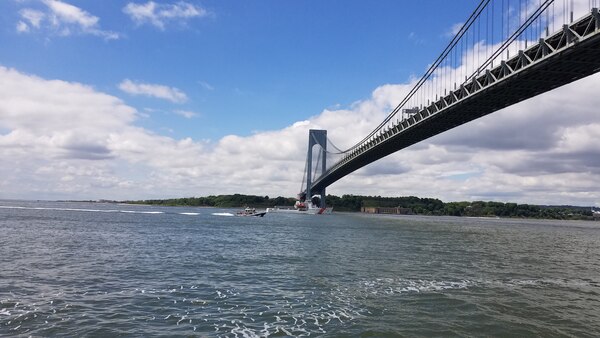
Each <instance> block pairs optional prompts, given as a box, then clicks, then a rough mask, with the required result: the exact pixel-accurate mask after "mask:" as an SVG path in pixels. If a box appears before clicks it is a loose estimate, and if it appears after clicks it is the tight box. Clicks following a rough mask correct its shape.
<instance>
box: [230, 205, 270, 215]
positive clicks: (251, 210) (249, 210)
mask: <svg viewBox="0 0 600 338" xmlns="http://www.w3.org/2000/svg"><path fill="white" fill-rule="evenodd" d="M266 213H267V212H266V211H263V212H256V209H254V208H250V207H246V208H245V209H244V210H243V211H240V212H238V213H236V214H235V215H236V216H256V217H264V216H265V214H266Z"/></svg>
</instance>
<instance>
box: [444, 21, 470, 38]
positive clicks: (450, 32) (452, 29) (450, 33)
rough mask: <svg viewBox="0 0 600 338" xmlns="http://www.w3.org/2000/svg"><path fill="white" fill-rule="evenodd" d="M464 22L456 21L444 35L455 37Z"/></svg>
mask: <svg viewBox="0 0 600 338" xmlns="http://www.w3.org/2000/svg"><path fill="white" fill-rule="evenodd" d="M464 24H465V23H464V22H459V23H455V24H454V25H452V27H450V29H448V31H447V32H446V34H444V35H445V36H446V37H449V38H453V37H454V36H456V34H458V32H459V31H460V29H461V28H462V26H463V25H464Z"/></svg>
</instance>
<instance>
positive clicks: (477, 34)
mask: <svg viewBox="0 0 600 338" xmlns="http://www.w3.org/2000/svg"><path fill="white" fill-rule="evenodd" d="M599 3H600V0H482V1H481V2H480V3H479V4H478V6H477V7H476V8H475V10H474V11H473V13H471V15H470V16H469V18H468V19H467V21H466V22H465V23H464V24H463V25H462V27H461V28H460V30H459V31H458V32H457V33H456V35H455V36H454V38H453V39H452V40H451V41H450V43H449V44H448V46H447V47H446V48H445V49H444V50H443V51H442V53H441V54H440V55H439V56H438V57H437V59H436V60H435V61H434V62H433V63H432V64H431V66H430V67H429V68H428V69H427V71H426V72H425V74H424V75H423V76H422V77H421V78H420V80H419V81H417V83H416V85H415V86H414V87H413V88H412V89H411V90H410V91H409V92H408V94H407V95H406V96H405V97H404V99H403V100H402V101H401V102H400V103H399V104H398V105H397V106H396V107H395V109H393V110H392V111H391V112H390V113H389V115H387V117H386V118H385V119H384V120H383V121H382V122H381V123H380V124H379V125H378V126H377V127H375V128H374V129H373V131H372V132H371V133H369V134H368V135H366V136H365V137H364V138H363V139H362V140H360V141H359V142H357V143H356V144H355V145H353V146H352V147H350V148H348V149H345V150H342V149H339V148H338V147H336V146H335V145H334V144H333V143H332V142H331V140H329V139H328V138H327V131H326V130H310V131H309V136H308V153H307V158H306V165H305V170H304V177H303V180H302V186H301V190H300V194H299V196H300V199H301V200H303V199H304V198H307V197H308V198H311V197H312V196H315V195H318V196H320V198H319V199H318V200H319V201H317V199H315V202H316V203H315V204H317V205H318V206H320V207H325V189H326V188H327V187H328V186H329V185H331V184H332V183H334V182H336V181H337V180H339V179H341V178H342V177H344V176H346V175H348V174H350V173H352V172H354V171H355V170H357V169H359V168H362V167H364V166H366V165H368V164H369V163H372V162H374V161H377V160H379V159H381V158H383V157H385V156H387V155H389V154H392V153H394V152H397V151H399V150H401V149H404V148H406V147H408V146H411V145H413V144H415V143H418V142H420V141H423V140H425V139H427V138H430V137H432V136H434V135H437V134H440V133H442V132H444V131H447V130H450V129H452V128H455V127H457V126H460V125H462V124H465V123H467V122H469V121H472V120H475V119H477V118H480V117H482V116H485V115H488V114H490V113H493V112H495V111H498V110H500V109H502V108H505V107H508V106H510V105H513V104H516V103H518V102H520V101H523V100H527V99H529V98H531V97H534V96H536V95H539V94H542V93H545V92H547V91H550V90H552V89H554V88H557V87H559V86H563V85H565V84H568V83H571V82H573V81H576V80H578V79H581V78H583V77H586V76H589V75H592V74H594V73H596V72H598V71H599V70H600V13H599V11H598V5H599ZM328 145H329V146H328ZM328 158H329V160H328ZM332 158H336V160H335V161H332V160H331V159H332ZM328 162H332V163H328Z"/></svg>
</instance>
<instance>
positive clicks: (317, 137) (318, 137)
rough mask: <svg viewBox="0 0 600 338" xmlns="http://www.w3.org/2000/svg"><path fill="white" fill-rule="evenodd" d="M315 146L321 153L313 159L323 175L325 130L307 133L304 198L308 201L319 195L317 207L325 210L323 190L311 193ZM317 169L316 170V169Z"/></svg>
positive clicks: (325, 157) (324, 165)
mask: <svg viewBox="0 0 600 338" xmlns="http://www.w3.org/2000/svg"><path fill="white" fill-rule="evenodd" d="M315 145H319V146H321V148H322V150H323V151H320V152H319V153H318V155H317V158H316V159H315V160H316V161H317V165H320V166H321V173H324V172H325V170H326V165H327V163H326V160H327V153H326V150H327V130H319V129H310V130H309V131H308V154H307V158H306V161H307V163H306V173H305V174H306V198H307V199H308V200H310V199H311V198H312V196H313V194H315V195H316V194H319V195H320V197H321V198H320V202H319V203H320V205H318V207H320V208H325V188H323V189H321V191H311V189H310V188H311V185H312V168H313V147H314V146H315ZM316 169H318V168H316Z"/></svg>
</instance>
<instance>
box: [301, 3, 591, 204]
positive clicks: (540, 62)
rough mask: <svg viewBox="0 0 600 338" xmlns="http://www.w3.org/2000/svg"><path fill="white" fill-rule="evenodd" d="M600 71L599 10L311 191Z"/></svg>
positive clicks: (382, 140)
mask: <svg viewBox="0 0 600 338" xmlns="http://www.w3.org/2000/svg"><path fill="white" fill-rule="evenodd" d="M599 70H600V14H599V13H598V10H597V9H594V10H592V12H591V13H590V14H588V15H587V16H585V17H584V18H582V19H580V20H579V21H577V22H575V23H572V24H570V25H568V26H567V25H565V26H564V27H563V29H562V30H561V31H559V32H557V33H555V34H553V35H551V36H549V37H548V38H546V39H540V41H539V43H538V44H536V45H534V46H532V47H531V48H529V49H527V50H525V51H521V52H519V54H518V55H517V56H515V57H513V58H511V59H510V60H508V61H506V62H502V64H501V65H498V66H497V67H495V68H494V69H492V70H491V71H487V72H485V74H482V75H481V76H479V77H476V78H474V79H473V81H470V82H469V83H467V84H465V85H463V86H461V87H460V88H459V89H458V90H456V91H453V92H450V94H449V95H447V96H446V97H443V98H441V99H439V100H438V101H437V102H435V103H433V104H432V105H431V106H429V107H426V108H424V109H422V110H421V111H419V112H418V113H416V114H415V115H413V116H412V117H411V118H409V119H405V120H403V121H402V122H400V123H399V124H398V125H395V126H394V127H393V128H391V129H389V130H386V131H384V132H383V133H381V134H380V135H378V136H377V137H375V138H373V139H372V140H371V141H369V142H367V143H366V144H364V145H362V146H360V147H358V148H356V149H355V150H353V151H352V152H351V153H350V154H348V155H346V156H345V157H344V158H343V159H342V160H341V161H339V162H338V163H336V164H335V165H334V166H333V167H331V168H330V169H329V170H328V171H327V172H325V173H324V174H323V175H321V176H320V177H319V178H318V179H317V180H316V181H315V182H314V183H313V185H312V188H311V192H315V193H316V192H318V191H321V190H322V189H324V188H325V187H327V186H329V185H330V184H332V183H334V182H335V181H337V180H339V179H340V178H342V177H344V176H346V175H348V174H350V173H352V172H353V171H355V170H357V169H359V168H361V167H363V166H365V165H367V164H369V163H371V162H374V161H376V160H378V159H380V158H382V157H385V156H387V155H389V154H392V153H394V152H396V151H398V150H400V149H403V148H406V147H408V146H411V145H413V144H415V143H418V142H420V141H423V140H425V139H427V138H430V137H432V136H434V135H437V134H440V133H442V132H444V131H447V130H449V129H452V128H454V127H457V126H460V125H462V124H464V123H467V122H470V121H472V120H475V119H477V118H480V117H482V116H485V115H488V114H490V113H493V112H495V111H497V110H500V109H502V108H505V107H507V106H510V105H513V104H515V103H518V102H520V101H523V100H526V99H529V98H531V97H534V96H536V95H539V94H541V93H544V92H547V91H549V90H552V89H554V88H557V87H560V86H563V85H565V84H568V83H571V82H573V81H576V80H578V79H581V78H583V77H586V76H589V75H592V74H594V73H596V72H598V71H599Z"/></svg>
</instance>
